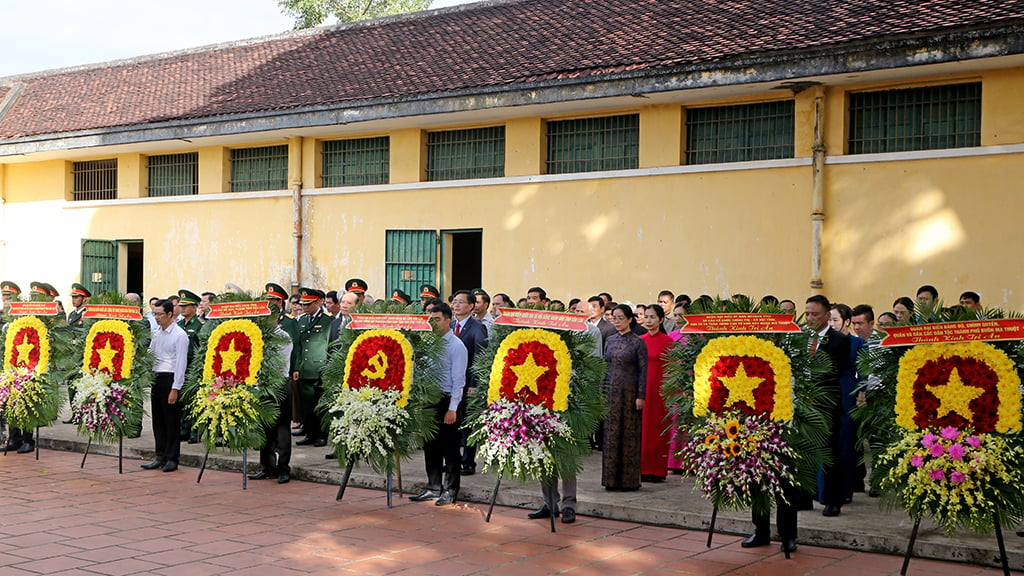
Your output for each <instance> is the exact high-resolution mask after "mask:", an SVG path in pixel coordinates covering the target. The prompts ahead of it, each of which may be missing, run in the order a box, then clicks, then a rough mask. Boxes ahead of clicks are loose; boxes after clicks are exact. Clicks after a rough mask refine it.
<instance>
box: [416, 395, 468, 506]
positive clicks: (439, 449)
mask: <svg viewBox="0 0 1024 576" xmlns="http://www.w3.org/2000/svg"><path fill="white" fill-rule="evenodd" d="M449 402H451V396H449V395H448V394H445V395H444V396H443V397H442V398H441V401H440V402H438V403H437V405H436V406H434V410H435V413H436V419H437V435H436V436H434V438H433V439H431V440H430V441H429V442H427V443H425V444H424V445H423V463H424V465H425V468H426V469H427V490H433V491H435V492H441V491H445V490H450V491H451V492H452V493H453V494H454V495H455V496H458V495H459V487H460V486H461V479H462V476H461V474H460V473H459V472H460V471H461V462H462V456H461V455H460V454H459V441H460V440H461V438H462V434H461V432H460V430H459V426H460V424H461V422H462V418H461V415H460V416H458V417H456V418H455V423H454V424H445V423H444V416H445V414H447V413H448V403H449ZM457 414H458V412H457Z"/></svg>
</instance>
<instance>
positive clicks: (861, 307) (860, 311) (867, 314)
mask: <svg viewBox="0 0 1024 576" xmlns="http://www.w3.org/2000/svg"><path fill="white" fill-rule="evenodd" d="M850 316H851V317H853V316H863V317H864V318H865V319H866V320H867V321H868V322H874V321H875V309H874V308H872V307H871V306H870V305H868V304H857V305H856V306H854V307H853V312H852V313H851V315H850Z"/></svg>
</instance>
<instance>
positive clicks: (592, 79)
mask: <svg viewBox="0 0 1024 576" xmlns="http://www.w3.org/2000/svg"><path fill="white" fill-rule="evenodd" d="M1018 54H1024V25H1017V24H1014V25H1010V26H1002V27H992V28H985V29H976V30H966V31H964V30H960V31H953V32H948V33H944V34H941V35H937V34H930V35H919V36H915V37H905V38H889V39H880V40H875V41H872V42H869V43H858V44H850V45H845V46H824V47H820V48H817V49H815V50H809V51H808V50H804V51H793V52H772V53H762V54H755V55H747V56H743V57H739V58H732V59H728V60H719V61H710V62H702V63H695V64H679V65H664V66H658V67H650V68H645V69H640V70H632V71H623V72H614V73H607V74H599V75H587V74H582V75H579V76H577V77H573V78H556V79H551V80H544V81H539V82H528V83H524V82H518V83H510V84H507V85H500V86H488V87H485V88H479V89H465V90H460V91H450V92H443V93H431V94H420V95H415V96H409V97H403V98H380V99H372V100H361V101H347V102H337V103H331V104H325V105H319V106H311V107H303V108H294V109H287V110H265V111H255V112H249V113H243V114H231V115H224V116H216V117H204V118H193V119H179V120H171V121H166V122H159V123H152V124H139V125H128V126H115V127H109V128H100V129H93V130H83V131H78V132H66V133H56V134H40V135H34V136H27V137H22V138H12V139H8V140H0V157H4V156H13V155H28V154H33V153H39V152H52V151H56V150H71V149H81V148H94V147H102V146H115V145H123V144H138V143H143V142H153V141H167V140H180V139H196V138H205V137H213V136H232V135H239V134H250V133H259V132H267V131H273V130H287V129H300V128H308V127H322V126H331V125H347V124H353V123H358V122H368V121H372V120H386V119H395V118H403V117H412V116H424V115H435V114H448V113H457V112H467V111H475V110H487V109H494V108H507V107H517V106H528V105H543V104H556V103H564V102H571V101H581V100H592V99H602V98H615V97H623V96H635V95H638V94H654V93H660V92H670V91H685V90H694V89H699V88H712V87H725V86H735V85H740V84H756V83H766V82H784V81H793V80H799V79H802V78H809V77H821V76H829V75H839V74H851V73H864V72H870V71H877V70H889V69H899V68H907V67H914V66H925V65H932V64H943V63H949V62H961V61H970V60H979V59H986V58H994V57H1000V56H1009V55H1018Z"/></svg>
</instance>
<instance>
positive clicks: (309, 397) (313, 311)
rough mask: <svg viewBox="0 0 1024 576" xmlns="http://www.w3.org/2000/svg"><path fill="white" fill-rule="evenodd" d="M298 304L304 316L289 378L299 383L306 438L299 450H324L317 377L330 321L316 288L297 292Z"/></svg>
mask: <svg viewBox="0 0 1024 576" xmlns="http://www.w3.org/2000/svg"><path fill="white" fill-rule="evenodd" d="M299 295H300V300H299V302H300V303H302V305H303V306H305V307H307V312H306V314H304V315H303V316H302V317H301V318H299V320H298V337H297V338H296V339H295V347H294V349H293V350H292V374H293V375H297V379H298V381H299V395H300V397H301V398H302V426H303V429H304V430H305V432H306V437H305V438H304V439H303V440H300V441H299V442H297V445H298V446H307V445H310V444H312V445H314V446H326V445H327V427H326V426H325V425H324V424H323V421H322V418H320V416H319V415H318V414H317V413H316V407H317V405H318V404H319V403H320V396H321V395H322V394H323V382H322V381H321V380H320V374H321V372H323V369H324V366H326V365H327V344H328V336H329V334H330V331H331V321H332V320H333V317H332V316H331V315H330V314H328V313H327V312H325V311H323V309H322V304H323V299H324V293H323V292H322V291H320V290H317V289H315V288H300V289H299Z"/></svg>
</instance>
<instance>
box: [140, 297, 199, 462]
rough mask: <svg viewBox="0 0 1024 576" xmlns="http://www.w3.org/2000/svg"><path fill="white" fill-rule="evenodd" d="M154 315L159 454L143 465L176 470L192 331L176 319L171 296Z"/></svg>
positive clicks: (155, 416) (154, 409)
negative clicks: (180, 395)
mask: <svg viewBox="0 0 1024 576" xmlns="http://www.w3.org/2000/svg"><path fill="white" fill-rule="evenodd" d="M153 319H154V320H155V321H156V324H157V327H156V329H155V330H153V339H152V340H151V341H150V343H149V351H150V353H151V354H153V358H154V362H153V372H154V373H155V374H156V377H155V378H154V380H153V387H152V390H151V393H152V395H151V397H150V401H151V410H150V411H151V413H152V416H153V438H154V440H155V443H156V457H155V458H154V459H153V461H152V462H150V463H149V464H143V465H142V468H145V469H146V470H155V469H157V468H161V469H162V470H163V471H164V472H173V471H174V470H177V469H178V456H179V455H180V454H181V440H180V439H179V437H178V431H179V428H180V427H181V404H179V403H178V395H179V394H180V393H181V387H182V385H183V384H184V383H185V370H186V369H187V368H188V347H189V343H188V335H187V334H185V331H184V330H182V328H181V326H178V324H177V323H176V322H175V320H176V318H175V314H174V304H173V303H172V302H171V301H170V300H160V301H158V302H157V303H156V304H155V305H154V306H153Z"/></svg>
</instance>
